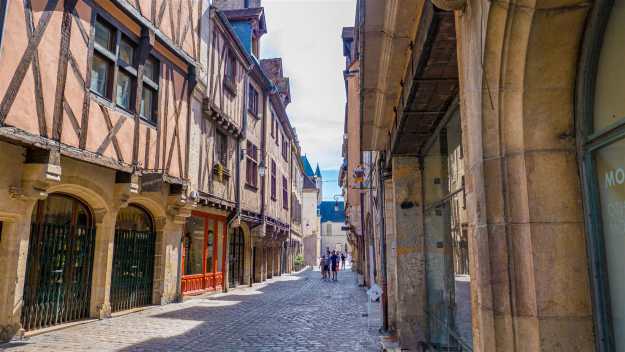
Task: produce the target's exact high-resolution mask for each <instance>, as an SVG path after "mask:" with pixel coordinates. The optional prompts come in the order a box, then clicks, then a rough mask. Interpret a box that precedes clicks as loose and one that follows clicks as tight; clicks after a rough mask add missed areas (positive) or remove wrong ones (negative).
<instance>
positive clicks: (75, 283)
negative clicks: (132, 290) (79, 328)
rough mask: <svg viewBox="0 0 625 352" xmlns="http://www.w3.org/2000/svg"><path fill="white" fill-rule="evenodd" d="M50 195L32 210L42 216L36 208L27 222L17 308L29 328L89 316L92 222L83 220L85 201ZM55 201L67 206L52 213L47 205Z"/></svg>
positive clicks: (24, 326) (92, 245)
mask: <svg viewBox="0 0 625 352" xmlns="http://www.w3.org/2000/svg"><path fill="white" fill-rule="evenodd" d="M49 198H50V201H40V203H39V205H38V210H36V211H35V212H36V213H39V214H40V216H37V215H36V214H35V215H34V216H33V221H34V222H33V224H32V225H31V237H30V241H29V246H28V247H29V248H28V259H27V263H26V279H25V283H24V305H23V307H22V314H21V323H22V327H23V328H24V329H25V330H27V331H29V330H35V329H41V328H45V327H49V326H52V325H57V324H61V323H65V322H70V321H75V320H80V319H84V318H87V317H88V316H89V300H90V294H91V274H92V264H93V249H94V243H95V228H93V227H90V226H89V225H90V221H89V220H85V219H86V218H87V217H88V215H87V214H88V211H87V210H86V207H83V206H82V205H80V204H78V202H77V201H75V200H72V199H71V198H69V197H65V196H53V195H51V196H50V197H49ZM73 202H74V204H72V203H73ZM51 203H52V206H51ZM59 204H61V206H66V208H65V209H61V210H60V211H59V209H52V211H54V210H56V211H58V212H57V213H55V214H51V213H50V212H51V209H50V208H54V207H55V205H56V206H58V205H59ZM79 207H80V208H81V209H80V210H78V211H77V209H78V208H79ZM64 211H66V212H65V213H64ZM46 212H47V214H45V215H44V213H46ZM50 215H51V216H50ZM37 220H40V221H41V220H43V222H42V223H39V222H37ZM46 220H48V221H46ZM53 221H54V222H57V223H52V222H53ZM63 222H64V224H63Z"/></svg>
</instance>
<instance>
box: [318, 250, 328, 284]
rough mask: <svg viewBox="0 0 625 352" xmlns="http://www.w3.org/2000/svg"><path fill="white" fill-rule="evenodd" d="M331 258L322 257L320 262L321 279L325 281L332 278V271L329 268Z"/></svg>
mask: <svg viewBox="0 0 625 352" xmlns="http://www.w3.org/2000/svg"><path fill="white" fill-rule="evenodd" d="M328 261H329V258H326V256H325V255H322V256H321V260H319V269H320V270H321V279H322V280H325V279H327V278H328V277H329V276H330V270H329V267H328Z"/></svg>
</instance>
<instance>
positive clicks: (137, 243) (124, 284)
mask: <svg viewBox="0 0 625 352" xmlns="http://www.w3.org/2000/svg"><path fill="white" fill-rule="evenodd" d="M114 245H115V247H113V275H112V279H111V310H112V311H113V312H117V311H121V310H126V309H132V308H136V307H142V306H146V305H149V304H152V286H153V278H154V246H155V236H154V232H153V231H152V224H151V220H150V218H149V216H148V215H147V214H146V213H145V211H144V210H143V209H141V208H138V207H134V206H128V207H127V208H124V209H123V210H122V211H120V215H118V219H117V224H116V229H115V244H114Z"/></svg>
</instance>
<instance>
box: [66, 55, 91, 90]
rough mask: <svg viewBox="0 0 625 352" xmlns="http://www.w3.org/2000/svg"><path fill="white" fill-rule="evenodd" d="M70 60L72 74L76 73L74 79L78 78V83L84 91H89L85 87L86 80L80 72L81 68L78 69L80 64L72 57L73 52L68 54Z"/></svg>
mask: <svg viewBox="0 0 625 352" xmlns="http://www.w3.org/2000/svg"><path fill="white" fill-rule="evenodd" d="M68 60H69V65H70V67H71V68H72V72H74V77H76V80H77V81H78V83H80V85H81V86H82V87H83V89H87V86H86V85H85V80H84V79H83V75H82V73H81V72H80V68H79V67H78V62H77V61H76V58H75V57H74V55H72V52H71V51H70V52H69V54H68Z"/></svg>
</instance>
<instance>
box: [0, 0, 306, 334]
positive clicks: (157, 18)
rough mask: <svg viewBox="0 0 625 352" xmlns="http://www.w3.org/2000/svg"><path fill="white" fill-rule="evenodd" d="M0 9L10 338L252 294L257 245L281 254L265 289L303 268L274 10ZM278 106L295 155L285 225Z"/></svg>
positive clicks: (0, 281)
mask: <svg viewBox="0 0 625 352" xmlns="http://www.w3.org/2000/svg"><path fill="white" fill-rule="evenodd" d="M234 2H235V1H232V3H234ZM216 3H217V2H216ZM222 3H223V1H222ZM0 5H1V6H2V7H3V8H1V9H0V12H1V13H3V14H5V16H3V17H1V19H2V22H1V23H0V25H1V26H2V31H0V33H2V37H1V38H0V51H1V53H2V55H0V77H4V79H2V80H0V81H1V82H2V83H0V96H2V102H1V103H0V144H1V145H0V149H1V150H2V153H1V155H0V165H1V166H2V168H3V170H12V171H11V172H4V173H3V174H2V175H0V192H1V193H2V194H3V196H2V202H0V226H1V227H0V267H2V270H0V340H6V339H9V338H11V337H12V336H14V335H15V334H19V333H23V332H26V333H28V332H30V331H33V330H37V329H41V328H47V327H52V326H57V325H60V324H64V323H67V322H71V321H76V320H81V319H87V318H107V317H110V316H111V314H112V313H113V312H119V311H124V310H128V309H132V308H138V307H141V306H146V305H151V304H166V303H168V302H173V301H176V300H178V299H180V296H181V295H183V294H195V293H199V292H206V291H210V290H227V289H228V288H229V287H232V286H236V285H240V284H250V283H251V282H252V279H253V278H252V272H253V270H254V268H255V267H256V265H255V263H256V262H255V259H256V258H254V252H255V251H254V248H255V246H259V247H262V248H265V247H271V246H273V247H271V248H276V247H277V248H278V250H274V252H273V256H270V255H269V254H266V255H264V254H263V255H259V256H258V257H257V258H258V259H257V262H258V263H259V266H260V267H263V268H267V267H268V264H267V262H268V260H270V259H271V258H274V257H275V259H273V261H272V262H271V263H272V266H271V267H270V268H269V269H268V270H267V269H264V270H265V271H264V273H265V274H264V275H263V276H259V277H258V278H259V279H260V280H263V279H265V277H266V273H267V272H269V273H272V274H280V273H281V268H283V270H282V272H284V271H287V270H289V268H288V267H287V265H286V264H282V266H281V263H280V257H279V256H280V255H283V256H284V258H290V257H288V256H291V257H292V255H291V252H292V251H293V250H294V248H296V247H297V246H296V245H295V244H294V243H293V244H292V243H291V242H289V241H288V237H289V235H290V232H291V231H290V226H291V219H292V215H291V213H290V209H291V207H290V199H291V197H294V195H292V194H291V193H295V191H294V190H295V189H296V188H291V187H290V182H291V178H293V177H294V176H292V175H297V171H292V170H291V169H290V168H291V166H292V162H291V161H290V160H291V154H290V152H291V150H297V153H299V146H298V144H297V141H296V139H295V138H294V137H293V136H294V133H293V131H292V128H291V126H290V123H289V122H288V116H287V115H286V112H285V110H284V107H285V106H286V104H287V103H288V99H287V97H286V96H288V94H290V93H288V79H285V78H284V77H276V76H270V75H269V74H268V73H267V72H265V70H264V69H263V67H261V64H260V63H259V60H258V59H257V58H258V53H259V51H258V49H259V44H260V40H259V39H260V36H261V35H262V33H264V32H265V31H266V29H265V26H264V17H263V13H264V10H263V8H262V7H260V2H259V1H254V2H253V4H252V3H250V4H248V3H247V2H246V3H244V4H242V5H241V6H239V5H237V6H235V5H232V4H231V5H232V6H230V7H229V10H228V11H225V10H224V11H221V10H220V9H219V8H218V7H213V6H210V4H209V1H207V0H193V1H188V2H177V1H161V2H158V4H157V2H154V1H147V0H146V1H143V0H141V1H132V2H131V1H125V0H114V1H100V0H98V1H81V0H78V1H47V2H43V1H25V2H19V1H5V2H0ZM157 5H158V6H157ZM216 5H217V4H216ZM252 5H253V6H254V8H249V6H252ZM246 6H248V7H246ZM25 19H26V21H25ZM246 26H247V27H246ZM241 28H248V29H249V31H248V32H242V31H241V30H240V29H241ZM242 33H243V34H244V33H248V34H249V35H250V36H249V37H246V36H244V35H243V34H242ZM248 39H249V40H248ZM285 82H286V83H285ZM252 87H253V88H254V89H256V91H255V93H256V94H254V93H252ZM285 92H286V93H285ZM270 106H272V109H273V110H276V111H277V114H278V115H280V128H281V131H282V133H283V138H282V139H281V141H284V142H285V143H286V144H285V146H286V147H287V151H288V154H287V156H288V157H287V158H283V159H286V160H284V161H283V162H282V164H281V165H280V171H281V176H282V177H284V178H286V181H287V183H288V184H287V187H286V188H285V191H286V196H285V195H282V194H281V198H280V200H282V199H283V198H286V199H287V201H286V202H285V203H284V205H282V203H281V207H280V211H274V212H270V211H265V210H266V209H268V208H269V207H268V204H269V200H268V199H267V198H265V197H264V193H263V192H264V191H263V190H264V189H265V188H266V187H268V186H269V182H270V181H269V180H268V177H266V176H263V171H264V168H265V165H266V162H267V160H268V159H270V158H275V159H278V158H282V151H281V150H280V151H279V152H277V151H275V150H274V149H271V150H268V149H267V148H264V143H265V142H266V141H267V138H266V137H265V135H267V136H268V135H269V132H268V131H269V130H268V128H269V127H268V126H269V121H270V114H269V111H270ZM253 107H254V108H253ZM255 109H256V110H255ZM248 142H249V143H251V144H252V145H254V146H255V148H248V147H247V146H248V145H249V144H248ZM297 170H299V169H297ZM248 174H249V175H250V176H249V178H246V176H247V175H248ZM248 179H249V180H254V179H256V183H255V184H256V185H257V187H258V189H257V190H253V189H252V190H251V191H250V189H249V188H247V187H246V180H248ZM252 188H253V187H252ZM282 189H283V188H280V190H282ZM246 192H247V193H246ZM297 226H299V224H298V225H297ZM261 229H262V230H261ZM255 241H257V242H255ZM259 243H260V245H259ZM285 262H286V261H285V260H283V261H282V263H285Z"/></svg>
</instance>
